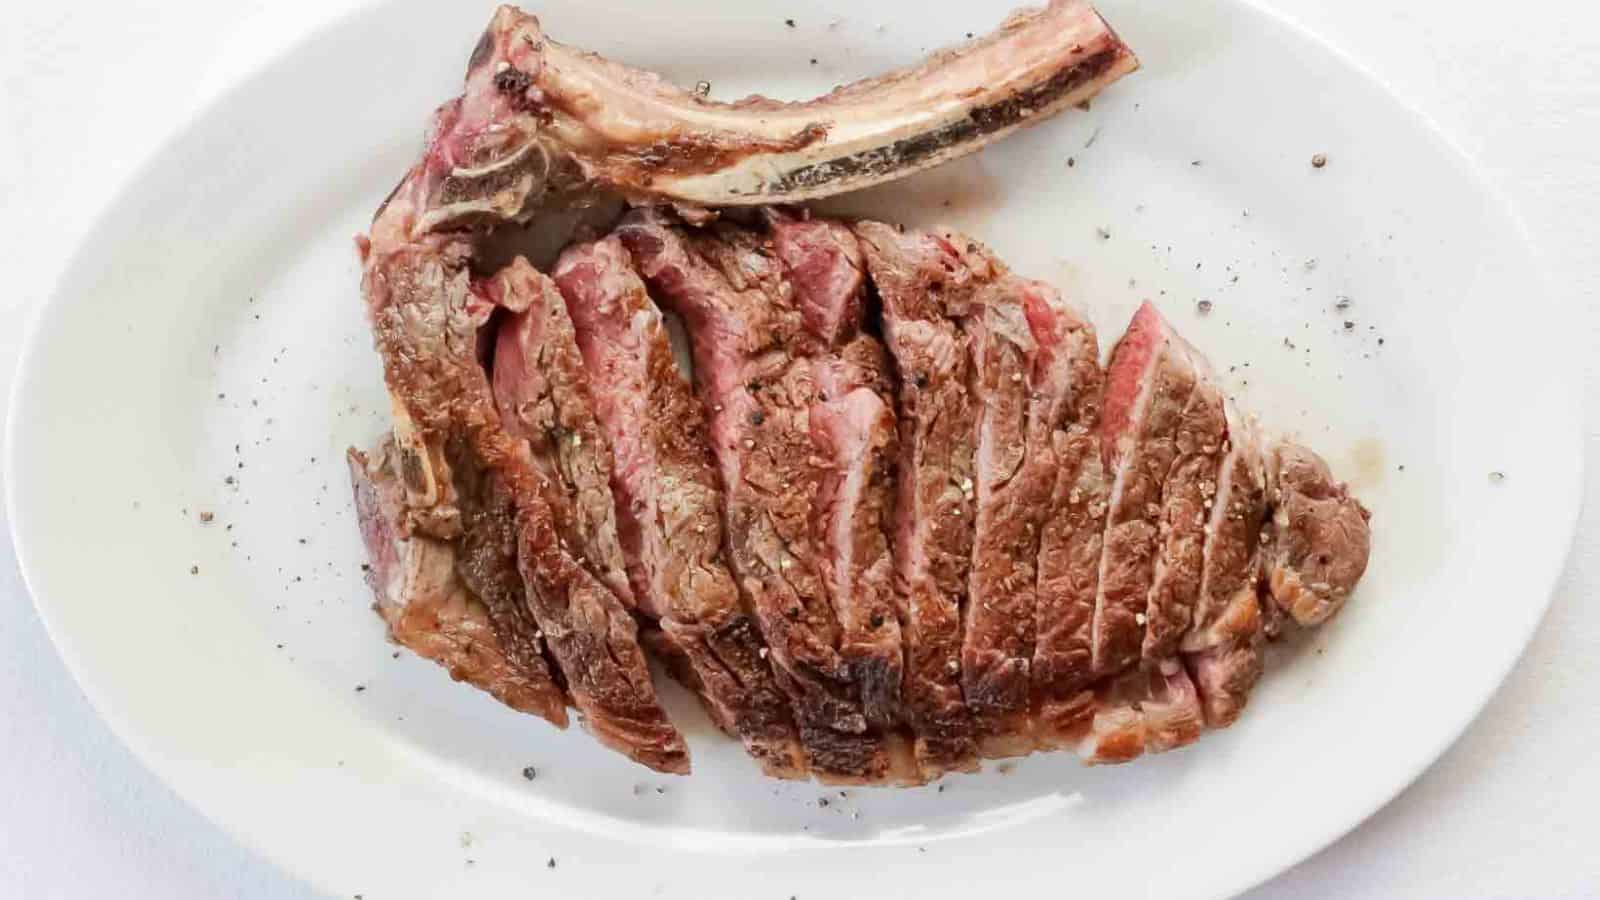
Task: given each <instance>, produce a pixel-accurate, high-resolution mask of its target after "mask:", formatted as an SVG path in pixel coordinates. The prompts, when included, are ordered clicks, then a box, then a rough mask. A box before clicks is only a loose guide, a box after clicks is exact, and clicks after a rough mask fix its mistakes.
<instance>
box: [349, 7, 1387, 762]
mask: <svg viewBox="0 0 1600 900" xmlns="http://www.w3.org/2000/svg"><path fill="white" fill-rule="evenodd" d="M1135 67H1136V62H1135V60H1134V58H1133V55H1132V53H1131V52H1130V51H1129V50H1128V49H1127V47H1126V46H1124V45H1123V44H1122V42H1121V41H1120V40H1118V39H1117V37H1116V35H1115V34H1114V33H1113V32H1112V31H1111V30H1110V29H1109V28H1108V27H1107V26H1106V24H1105V23H1104V22H1103V21H1102V20H1101V19H1100V17H1099V16H1098V15H1097V14H1096V13H1095V12H1094V11H1093V10H1092V9H1091V8H1089V7H1088V6H1087V5H1086V4H1084V3H1082V2H1078V0H1055V2H1052V3H1050V4H1049V5H1048V6H1047V7H1045V8H1043V9H1039V10H1032V11H1027V12H1022V13H1017V14H1014V15H1013V16H1012V17H1010V18H1008V19H1007V20H1006V22H1005V23H1004V24H1002V25H1001V26H1000V28H999V29H997V30H996V31H995V32H994V33H992V34H990V35H987V36H985V37H982V38H979V39H977V40H974V41H969V42H968V43H967V44H965V45H963V46H960V47H956V48H952V49H950V50H946V51H942V52H940V53H938V54H935V55H934V56H933V57H930V58H929V60H928V61H926V62H925V63H923V64H921V65H918V66H914V67H911V68H907V69H903V70H900V71H897V72H892V73H889V74H887V75H884V76H881V77H878V78H874V79H869V80H867V81H863V82H859V83H856V84H852V85H847V86H845V87H841V88H839V89H837V90H835V91H834V92H832V93H830V94H828V95H827V96H824V97H820V98H818V99H816V100H812V101H808V102H804V103H776V102H774V101H769V100H765V99H763V98H749V99H746V100H743V101H740V102H738V103H734V104H726V103H717V102H713V101H710V100H708V99H706V98H704V97H701V96H698V95H693V94H689V93H685V92H683V91H681V90H679V89H678V88H675V87H673V86H671V85H669V84H667V83H666V82H664V81H662V80H661V79H659V78H658V77H656V76H654V75H651V74H649V73H646V72H640V71H637V70H633V69H629V68H627V67H625V66H622V65H619V64H617V63H613V62H610V61H607V60H604V59H601V58H599V57H597V56H594V55H592V54H587V53H583V52H580V51H574V50H572V49H570V48H567V47H565V46H563V45H561V44H559V43H557V42H555V41H552V40H550V39H549V38H548V37H547V36H545V35H544V33H543V32H542V30H541V29H540V27H539V24H538V22H537V21H536V20H535V19H533V18H532V17H530V16H527V15H526V14H524V13H521V12H519V11H518V10H515V9H513V8H511V7H502V8H501V9H500V10H499V11H498V12H497V13H496V14H495V17H494V19H493V21H492V22H491V23H490V26H489V28H488V30H487V31H485V32H484V34H483V37H482V38H481V39H480V40H479V42H478V45H477V47H476V48H475V49H474V51H473V53H472V58H471V60H470V61H469V65H468V70H467V77H466V86H465V90H464V92H463V93H462V95H461V96H460V97H458V98H456V99H455V100H452V101H450V102H448V103H446V104H445V105H443V106H441V107H440V108H439V109H438V111H437V112H436V113H435V115H434V120H433V124H432V127H431V129H430V131H429V135H428V140H427V149H426V152H425V153H424V154H423V157H422V159H421V160H420V161H419V162H418V163H417V164H416V165H415V166H413V167H412V169H411V170H410V171H409V172H408V173H407V174H406V176H405V177H404V178H403V179H402V180H401V182H400V184H399V186H397V187H396V188H395V190H394V191H393V192H392V193H391V195H390V196H389V198H388V199H386V200H385V201H384V203H383V205H382V206H381V207H380V208H379V211H378V213H377V215H376V216H375V218H374V220H373V223H372V227H371V229H370V233H369V235H368V236H365V237H363V238H362V239H360V241H359V247H360V251H361V259H362V265H363V277H362V293H363V297H364V299H365V301H366V307H367V311H368V316H369V319H370V322H371V325H372V331H373V335H374V339H375V343H376V345H377V348H378V351H379V354H380V356H381V357H382V358H383V364H384V376H385V381H386V383H387V385H388V389H389V393H390V397H391V406H392V410H393V415H394V428H393V432H392V434H391V435H389V436H387V437H385V438H384V439H383V440H382V441H381V442H379V444H378V445H377V448H376V449H375V450H373V451H371V452H370V453H362V452H360V451H357V450H352V451H351V452H350V470H351V479H352V483H353V486H354V490H355V504H356V510H357V514H358V519H359V522H360V525H361V532H362V536H363V539H364V541H365V544H366V547H367V553H368V556H369V563H368V566H367V575H368V581H369V583H370V585H371V587H372V589H373V592H374V596H375V597H376V600H377V602H376V608H377V610H378V612H379V613H380V614H381V615H382V617H383V619H384V621H385V622H386V623H387V626H388V629H389V633H390V636H391V637H392V638H393V639H394V640H395V641H396V642H398V643H400V644H402V645H403V646H406V647H408V648H410V649H411V650H413V651H414V652H416V653H417V654H419V655H421V656H424V657H426V658H428V659H432V660H434V661H435V662H438V663H439V664H440V665H443V666H445V667H446V668H447V669H448V670H449V671H450V673H451V675H452V676H453V677H454V678H456V679H458V680H462V681H466V682H468V683H470V684H472V685H474V686H476V687H478V688H481V689H483V690H485V691H488V692H489V693H490V694H492V695H493V696H494V697H496V698H497V699H499V700H500V701H502V702H503V703H505V704H506V705H508V706H510V707H512V708H514V709H517V710H520V711H524V712H529V713H533V714H535V715H538V716H542V717H544V718H546V719H548V720H550V721H551V722H553V723H555V724H556V725H558V726H562V727H564V726H565V724H566V721H567V711H566V707H567V705H568V704H571V705H573V706H575V707H576V708H577V710H578V713H579V716H580V719H581V721H582V723H583V725H584V727H585V728H586V729H587V730H589V731H590V732H591V733H593V734H594V735H595V736H596V737H597V738H598V739H599V740H600V742H601V743H603V744H604V745H606V746H608V747H610V748H612V749H614V750H617V751H619V752H620V753H622V754H624V755H626V756H628V757H629V758H630V759H633V760H634V761H636V762H639V763H641V764H643V765H646V766H649V767H651V768H654V769H657V770H659V771H663V772H676V773H686V772H687V771H688V769H689V756H688V749H687V746H686V744H685V742H684V740H683V738H682V736H681V735H680V733H679V732H678V730H677V728H676V727H674V725H673V724H672V723H671V722H670V721H668V718H667V715H666V713H665V712H664V710H663V709H662V707H661V705H660V703H659V702H658V701H657V697H656V689H655V686H654V684H653V683H652V680H651V673H650V669H649V667H648V665H647V662H646V660H647V655H649V654H653V655H654V656H655V657H657V658H658V659H659V660H660V662H661V663H662V664H663V665H664V668H665V669H666V671H667V672H668V673H670V674H671V675H672V677H674V678H676V679H677V680H679V681H681V682H682V683H683V684H684V685H685V686H687V687H688V688H689V689H690V690H692V691H693V692H694V693H695V694H696V695H697V696H698V697H699V698H700V701H701V703H702V704H703V706H704V707H705V709H706V711H707V713H708V714H709V716H710V718H711V720H712V721H713V722H714V723H715V724H716V725H717V726H718V727H719V728H721V729H722V730H723V731H725V732H726V733H728V734H729V735H731V736H733V737H734V738H737V739H738V740H739V741H741V742H742V743H743V745H744V747H745V748H746V750H747V751H748V752H749V753H750V755H751V756H752V757H754V759H755V760H756V761H757V763H758V765H760V767H761V768H762V770H763V771H764V772H766V773H767V774H769V775H772V776H775V777H780V778H804V777H811V778H816V779H818V780H820V781H823V782H827V783H851V784H883V783H889V784H908V783H922V782H926V781H930V780H933V779H935V778H938V777H940V776H942V775H944V774H946V773H948V772H952V771H970V770H972V769H974V768H976V767H977V765H978V760H979V759H980V758H985V757H1000V756H1014V755H1018V754H1024V753H1030V752H1033V751H1035V750H1051V749H1059V748H1067V747H1072V748H1074V749H1076V750H1077V752H1078V753H1079V754H1080V755H1081V756H1082V757H1083V758H1084V759H1085V760H1086V761H1089V762H1121V761H1126V760H1130V759H1133V758H1135V757H1137V756H1140V755H1142V754H1144V753H1158V752H1163V751H1166V750H1171V749H1174V748H1176V747H1180V746H1183V745H1185V744H1188V743H1190V742H1192V741H1194V740H1195V739H1197V738H1198V737H1199V736H1200V735H1201V733H1202V732H1203V730H1204V729H1206V728H1221V727H1225V726H1227V725H1228V724H1230V723H1231V722H1233V721H1234V720H1235V719H1236V718H1237V717H1238V716H1239V714H1240V713H1241V711H1242V710H1243V708H1244V706H1245V704H1246V702H1247V700H1248V698H1249V695H1250V692H1251V690H1252V688H1253V687H1254V686H1255V684H1256V682H1257V680H1258V679H1259V678H1260V677H1261V674H1262V670H1263V668H1264V656H1263V651H1264V646H1265V642H1266V640H1267V639H1268V638H1269V637H1271V636H1272V635H1274V634H1276V633H1277V631H1278V630H1279V628H1281V627H1309V626H1315V625H1317V624H1320V623H1321V622H1323V621H1326V620H1327V618H1329V617H1330V616H1332V615H1333V614H1334V613H1335V612H1337V611H1338V610H1339V609H1340V608H1341V607H1342V606H1343V605H1344V603H1345V602H1346V600H1347V599H1348V597H1349V596H1350V593H1351V591H1352V590H1353V588H1354V587H1355V585H1356V582H1357V581H1358V580H1359V579H1360V577H1361V575H1362V573H1363V572H1364V571H1365V567H1366V561H1367V555H1368V552H1369V549H1370V530H1369V528H1370V526H1369V522H1368V519H1369V515H1368V513H1367V511H1366V509H1365V508H1363V507H1362V506H1361V504H1360V503H1359V502H1357V501H1356V500H1355V499H1354V498H1353V497H1351V496H1350V494H1349V492H1348V490H1347V489H1346V488H1345V486H1344V485H1343V484H1341V483H1339V482H1338V481H1337V480H1336V479H1335V478H1334V477H1333V475H1332V473H1331V472H1330V471H1329V469H1328V467H1327V465H1326V464H1325V463H1324V462H1323V461H1322V460H1321V459H1320V458H1318V457H1317V456H1316V455H1315V454H1314V453H1312V452H1311V451H1310V450H1308V449H1306V448H1304V447H1301V446H1298V445H1295V444H1290V443H1284V442H1279V443H1275V444H1268V443H1265V442H1264V441H1263V440H1262V438H1261V437H1260V436H1259V434H1258V432H1257V429H1256V426H1255V425H1254V423H1253V422H1252V421H1250V420H1248V419H1246V418H1245V417H1244V416H1243V415H1241V413H1240V412H1239V411H1238V410H1237V409H1236V408H1235V407H1234V406H1233V404H1232V402H1231V401H1230V400H1229V399H1228V398H1227V397H1226V396H1225V394H1224V393H1223V391H1222V389H1221V387H1220V385H1219V383H1218V381H1217V379H1216V377H1215V376H1214V375H1213V373H1212V371H1211V368H1210V366H1209V364H1208V363H1207V362H1206V360H1205V359H1204V357H1203V356H1202V355H1201V354H1200V353H1199V351H1198V350H1197V349H1195V348H1194V347H1193V346H1191V345H1190V344H1189V343H1188V342H1186V341H1185V340H1184V339H1183V338H1182V337H1180V336H1179V335H1178V334H1177V333H1176V332H1175V331H1173V329H1172V327H1171V326H1170V324H1169V323H1168V322H1166V320H1164V319H1163V318H1162V317H1161V315H1160V313H1159V312H1158V311H1157V310H1156V309H1155V307H1154V306H1151V305H1149V304H1146V305H1145V306H1143V307H1141V308H1140V309H1139V311H1138V312H1137V313H1136V314H1135V316H1134V318H1133V321H1132V323H1131V324H1130V325H1129V327H1128V329H1127V331H1126V333H1124V334H1123V335H1122V336H1121V338H1120V339H1119V340H1117V341H1116V344H1115V348H1114V349H1113V350H1112V352H1111V354H1110V360H1109V362H1108V363H1107V364H1106V365H1105V367H1104V368H1102V366H1101V360H1100V341H1099V338H1098V336H1097V334H1096V331H1095V328H1094V326H1093V325H1092V324H1091V323H1090V321H1089V318H1088V316H1087V315H1086V314H1085V313H1084V312H1083V311H1082V310H1081V309H1080V308H1079V307H1078V306H1076V305H1075V304H1074V303H1072V302H1069V301H1068V300H1066V299H1064V298H1063V297H1062V296H1061V294H1060V293H1059V292H1057V291H1056V290H1055V289H1053V288H1051V287H1050V286H1048V285H1046V284H1044V283H1042V282H1038V281H1032V280H1029V279H1027V278H1024V277H1022V276H1020V275H1017V274H1014V273H1013V272H1011V271H1010V270H1009V269H1008V268H1007V267H1006V266H1005V265H1004V264H1003V263H1002V262H1001V261H1000V260H999V258H998V256H997V255H996V254H995V253H994V252H993V251H991V250H990V249H989V248H987V247H985V246H983V245H982V244H980V243H978V242H977V241H976V240H974V239H972V238H970V237H967V236H965V235H961V234H958V233H956V232H953V231H950V230H948V229H938V228H935V229H926V230H918V229H906V228H903V227H900V226H896V225H891V224H885V223H883V222H875V221H853V222H846V221H837V220H830V219H825V218H819V217H816V216H814V215H812V214H811V213H810V212H809V211H807V210H805V209H803V208H798V207H795V206H793V205H782V204H792V203H794V202H795V201H800V200H806V199H813V198H818V197H823V196H828V195H831V194H837V193H840V192H843V191H848V190H854V189H857V188H860V187H864V186H867V185H870V184H874V183H879V182H883V181H887V180H891V179H894V178H897V177H901V176H903V175H905V174H907V173H910V172H913V171H917V170H919V169H922V168H926V167H927V166H930V165H934V164H936V163H938V162H941V161H943V160H946V159H950V158H953V157H955V156H959V155H961V154H964V153H968V152H971V151H972V150H974V149H976V148H978V147H980V146H982V145H983V144H985V143H987V142H989V141H991V140H994V139H995V138H997V137H1000V136H1003V135H1004V134H1006V133H1009V132H1010V131H1012V130H1014V129H1016V128H1018V127H1021V126H1023V125H1026V124H1029V123H1030V122H1032V121H1036V120H1038V119H1039V118H1043V117H1044V116H1047V115H1049V114H1052V113H1054V112H1056V111H1058V110H1060V109H1062V108H1065V107H1066V106H1069V105H1072V104H1074V103H1078V102H1081V101H1084V100H1087V99H1088V98H1089V97H1090V96H1092V95H1093V94H1095V93H1096V92H1098V91H1099V90H1100V89H1101V88H1103V87H1104V86H1105V85H1107V84H1109V83H1111V82H1112V81H1115V80H1116V79H1118V78H1120V77H1121V76H1122V75H1124V74H1126V73H1127V72H1130V71H1132V70H1133V69H1134V68H1135ZM601 195H611V196H621V197H622V198H623V199H625V200H626V201H628V202H629V203H630V204H631V205H633V206H634V207H636V208H635V209H633V210H632V211H631V212H629V213H627V214H626V215H624V216H623V217H622V219H621V220H620V221H619V222H617V223H615V224H614V225H613V226H612V227H610V228H609V229H601V231H607V230H608V231H609V233H602V234H600V235H596V234H593V233H591V234H589V235H587V239H586V240H583V241H579V242H577V243H574V244H573V245H571V246H569V247H568V248H567V249H566V250H565V251H564V252H563V253H562V254H561V256H560V258H559V259H558V260H557V261H556V262H555V264H554V265H553V267H552V268H551V269H550V272H549V274H548V275H547V274H546V273H543V272H541V271H539V270H538V268H536V267H535V266H534V265H532V264H530V263H529V262H528V261H527V260H526V259H524V258H520V257H517V258H513V259H512V261H511V262H509V263H507V264H504V265H500V264H498V263H491V262H490V260H491V258H493V259H504V258H507V257H506V256H504V255H503V250H504V244H505V240H504V239H505V237H506V235H507V234H510V233H514V232H513V231H512V230H510V229H507V230H504V231H502V232H500V234H499V235H498V237H499V239H500V243H499V244H497V245H495V246H494V249H493V250H491V249H490V245H489V242H487V241H486V240H485V238H486V236H487V235H489V234H490V232H491V231H494V229H495V228H496V227H497V226H527V225H528V224H529V223H530V220H533V219H534V218H535V217H536V216H537V215H538V214H539V212H540V211H541V210H546V209H552V208H554V207H557V206H559V205H561V204H565V203H587V202H588V201H590V200H591V199H593V198H595V197H599V196H601ZM886 212H890V213H892V211H890V210H886ZM535 224H536V223H535ZM668 314H671V315H675V316H676V317H677V318H678V319H679V321H680V322H681V324H682V325H683V327H684V330H685V332H686V335H687V342H688V345H689V348H690V356H691V358H692V360H693V365H692V383H691V379H690V377H689V375H688V373H686V372H684V371H682V370H681V369H680V367H679V365H678V363H677V361H676V359H675V357H674V348H673V342H672V338H671V335H670V328H669V316H668Z"/></svg>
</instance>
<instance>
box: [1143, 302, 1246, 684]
mask: <svg viewBox="0 0 1600 900" xmlns="http://www.w3.org/2000/svg"><path fill="white" fill-rule="evenodd" d="M1168 340H1169V341H1170V342H1171V352H1172V354H1173V356H1174V357H1175V358H1176V359H1181V360H1182V362H1181V363H1178V364H1181V365H1187V366H1188V368H1189V370H1190V371H1191V372H1192V373H1193V376H1194V389H1193V390H1192V391H1191V392H1190V393H1189V399H1188V402H1187V403H1185V404H1184V408H1183V413H1182V414H1181V415H1180V417H1179V419H1178V428H1177V435H1176V445H1177V451H1178V454H1177V456H1176V458H1174V459H1173V462H1172V467H1171V469H1169V470H1168V472H1167V478H1166V481H1165V483H1163V484H1162V487H1161V528H1160V544H1159V546H1158V548H1157V551H1156V565H1155V572H1154V574H1153V576H1152V579H1151V584H1150V598H1149V601H1148V603H1147V604H1146V605H1145V632H1144V646H1143V650H1142V652H1141V655H1142V657H1143V659H1144V662H1145V664H1146V665H1152V664H1154V663H1156V662H1158V661H1162V660H1169V659H1172V658H1173V657H1174V656H1176V655H1177V652H1178V645H1179V642H1180V641H1182V639H1183V635H1184V633H1185V632H1187V631H1188V630H1189V625H1190V623H1191V622H1192V620H1193V617H1194V606H1195V602H1196V599H1197V598H1198V596H1199V593H1200V577H1201V567H1202V564H1203V562H1204V547H1205V540H1206V520H1207V518H1208V517H1209V516H1210V513H1211V508H1212V506H1213V505H1214V501H1215V498H1216V493H1217V473H1218V467H1219V466H1220V465H1221V462H1222V451H1223V440H1224V436H1225V435H1226V434H1227V422H1226V416H1225V414H1224V411H1223V403H1224V401H1223V396H1222V390H1221V388H1220V387H1218V386H1217V382H1216V376H1215V375H1213V374H1212V372H1211V364H1210V363H1208V362H1207V361H1206V359H1205V357H1203V356H1201V354H1200V352H1199V351H1198V350H1196V349H1195V348H1194V347H1193V346H1192V345H1190V344H1189V342H1188V341H1186V340H1184V339H1183V338H1181V337H1179V336H1178V335H1177V333H1176V332H1171V331H1170V326H1169V337H1168Z"/></svg>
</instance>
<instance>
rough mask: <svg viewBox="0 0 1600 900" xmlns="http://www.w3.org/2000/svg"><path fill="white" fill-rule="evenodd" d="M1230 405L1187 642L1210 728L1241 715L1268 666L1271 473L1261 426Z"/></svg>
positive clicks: (1188, 658)
mask: <svg viewBox="0 0 1600 900" xmlns="http://www.w3.org/2000/svg"><path fill="white" fill-rule="evenodd" d="M1226 410H1227V414H1228V415H1227V420H1228V442H1227V447H1226V449H1225V452H1224V454H1223V457H1222V466H1221V469H1220V470H1219V472H1218V475H1217V492H1216V497H1215V498H1214V501H1213V504H1212V507H1211V510H1210V515H1209V517H1208V519H1207V521H1206V543H1205V561H1204V564H1203V565H1202V567H1201V574H1200V593H1199V599H1198V601H1197V603H1196V605H1195V611H1194V623H1193V625H1192V626H1191V627H1190V630H1189V632H1188V633H1187V634H1186V635H1184V638H1183V644H1182V647H1183V660H1184V664H1185V665H1186V666H1187V667H1188V669H1189V674H1190V676H1191V677H1192V678H1193V680H1194V684H1195V688H1196V689H1197V690H1198V691H1199V692H1200V701H1201V706H1202V708H1203V710H1204V712H1205V718H1206V725H1207V727H1210V728H1225V727H1227V726H1228V725H1231V724H1232V723H1233V721H1234V720H1235V719H1237V718H1238V717H1239V713H1240V712H1242V711H1243V710H1244V706H1245V702H1246V701H1247V700H1248V699H1249V696H1250V691H1251V690H1252V689H1253V688H1254V687H1255V684H1256V681H1257V680H1259V679H1260V677H1261V672H1262V669H1263V667H1264V660H1263V655H1262V652H1263V639H1264V634H1263V622H1262V615H1261V607H1260V605H1259V603H1258V601H1257V597H1256V587H1257V583H1258V580H1259V578H1260V574H1261V562H1260V555H1259V551H1260V546H1259V545H1260V535H1261V526H1262V521H1263V519H1264V518H1265V516H1266V512H1267V495H1266V473H1265V468H1264V462H1263V459H1262V456H1261V446H1260V440H1259V438H1258V437H1257V436H1256V433H1255V429H1254V428H1253V427H1252V426H1251V425H1250V423H1248V422H1246V421H1244V419H1243V417H1242V416H1240V415H1239V413H1238V411H1237V410H1236V409H1235V408H1234V406H1233V404H1232V402H1229V403H1227V404H1226Z"/></svg>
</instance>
